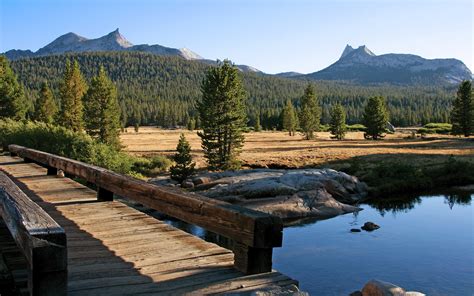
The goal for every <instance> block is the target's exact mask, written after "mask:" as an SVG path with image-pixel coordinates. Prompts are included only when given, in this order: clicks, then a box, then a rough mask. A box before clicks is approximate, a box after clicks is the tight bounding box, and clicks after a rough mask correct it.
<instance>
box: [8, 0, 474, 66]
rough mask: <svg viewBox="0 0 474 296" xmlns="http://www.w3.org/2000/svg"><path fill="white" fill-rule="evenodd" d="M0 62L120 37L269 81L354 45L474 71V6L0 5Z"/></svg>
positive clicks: (209, 1)
mask: <svg viewBox="0 0 474 296" xmlns="http://www.w3.org/2000/svg"><path fill="white" fill-rule="evenodd" d="M0 3H1V4H0V32H1V36H0V52H4V51H6V50H9V49H13V48H15V49H31V50H34V51H36V50H37V49H39V48H40V47H42V46H44V45H46V44H47V43H49V42H51V41H52V40H53V39H55V38H56V37H58V36H60V35H62V34H64V33H67V32H75V33H77V34H79V35H82V36H84V37H88V38H96V37H100V36H102V35H105V34H107V33H109V32H111V31H113V30H115V29H116V28H120V32H121V33H122V35H124V36H125V37H126V38H127V39H128V40H129V41H130V42H132V43H133V44H141V43H148V44H160V45H164V46H169V47H177V48H181V47H187V48H190V49H191V50H193V51H195V52H196V53H198V54H200V55H201V56H203V57H205V58H209V59H218V58H219V59H224V58H229V59H231V60H232V61H234V62H235V63H238V64H247V65H251V66H254V67H256V68H258V69H260V70H262V71H265V72H267V73H277V72H284V71H298V72H303V73H308V72H314V71H317V70H320V69H322V68H324V67H327V66H328V65H330V64H331V63H333V62H335V61H336V60H337V59H338V58H339V56H340V55H341V53H342V50H343V49H344V47H345V45H346V44H351V45H352V46H359V45H362V44H365V45H367V47H368V48H369V49H371V50H372V51H373V52H374V53H375V54H384V53H392V52H393V53H413V54H417V55H421V56H423V57H426V58H451V57H452V58H457V59H460V60H462V61H463V62H464V63H465V64H466V65H467V66H468V67H469V68H470V69H471V70H473V69H474V68H473V66H474V62H473V31H474V29H473V5H472V1H471V0H412V1H410V0H359V1H356V0H332V1H331V0H320V1H318V0H313V1H309V0H275V1H270V0H253V1H251V0H240V1H237V0H221V1H218V0H202V1H198V0H196V1H190V0H174V1H173V0H169V1H165V0H163V1H159V0H155V1H152V0H95V1H94V0H0Z"/></svg>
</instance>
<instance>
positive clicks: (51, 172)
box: [47, 166, 58, 176]
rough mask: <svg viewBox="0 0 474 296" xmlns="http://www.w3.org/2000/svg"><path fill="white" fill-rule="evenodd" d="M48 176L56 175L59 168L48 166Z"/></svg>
mask: <svg viewBox="0 0 474 296" xmlns="http://www.w3.org/2000/svg"><path fill="white" fill-rule="evenodd" d="M47 168H48V173H47V175H48V176H56V175H57V174H58V169H57V168H53V167H50V166H48V167H47Z"/></svg>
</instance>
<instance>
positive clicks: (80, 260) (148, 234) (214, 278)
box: [0, 145, 298, 296]
mask: <svg viewBox="0 0 474 296" xmlns="http://www.w3.org/2000/svg"><path fill="white" fill-rule="evenodd" d="M9 150H10V152H11V155H10V156H6V155H4V156H0V216H1V218H2V219H0V252H1V254H0V289H1V288H2V283H1V282H2V281H3V285H4V286H5V285H6V284H5V283H6V282H7V283H9V284H11V285H12V286H14V287H16V291H17V292H20V293H21V294H25V295H66V294H67V295H142V294H143V295H144V294H148V295H182V294H188V295H189V294H191V295H207V294H233V293H246V292H249V291H256V290H261V289H264V288H268V287H271V286H279V287H283V288H288V287H291V286H293V285H298V283H297V281H295V280H293V279H290V278H289V277H287V276H285V275H283V274H281V273H279V272H277V271H274V270H272V249H273V248H274V247H280V246H281V244H282V229H283V226H282V222H281V220H280V219H279V218H277V217H274V216H271V215H268V214H264V213H261V212H257V211H253V210H249V209H245V208H242V207H239V206H235V205H231V204H228V203H225V202H221V201H216V200H213V199H209V198H206V197H202V196H199V195H195V194H191V193H186V192H183V191H180V190H178V189H173V188H167V187H160V186H156V185H152V184H149V183H146V182H144V181H141V180H137V179H133V178H130V177H127V176H124V175H120V174H117V173H114V172H111V171H109V170H106V169H103V168H100V167H96V166H92V165H88V164H85V163H82V162H79V161H75V160H71V159H67V158H64V157H60V156H56V155H52V154H49V153H45V152H41V151H37V150H33V149H28V148H25V147H21V146H16V145H10V146H9ZM58 170H61V171H63V172H64V173H65V174H66V176H68V177H69V176H70V177H72V176H74V177H77V178H80V179H82V180H84V181H85V182H87V183H88V184H89V185H90V184H93V185H94V186H95V188H97V190H92V189H90V188H89V187H91V186H89V187H86V186H84V185H82V184H80V183H78V182H76V181H74V180H72V179H71V178H66V177H61V176H59V175H58ZM85 182H84V183H85ZM114 196H120V197H123V198H127V199H132V200H134V201H136V202H138V203H141V204H143V205H145V206H147V207H149V208H152V209H155V210H157V211H159V212H161V213H163V214H166V215H169V216H172V217H175V218H177V219H180V220H182V221H185V222H187V223H191V224H195V225H198V226H201V227H203V228H204V229H206V230H209V231H211V232H215V233H217V234H219V235H222V236H224V237H227V238H229V239H231V240H232V241H233V242H234V243H233V247H232V251H230V250H227V249H224V248H222V247H219V246H217V245H215V244H213V243H209V242H206V241H204V240H202V239H200V238H198V237H195V236H193V235H191V234H189V233H186V232H184V231H181V230H178V229H176V228H174V227H172V226H170V225H168V224H166V223H164V222H162V221H160V220H158V219H155V218H153V217H150V216H148V215H146V214H144V213H142V212H140V211H138V210H136V209H134V208H132V207H129V206H127V205H126V204H124V203H122V202H120V201H117V200H115V201H114ZM2 257H3V260H2ZM2 265H3V268H2ZM2 270H3V274H2ZM5 270H8V272H5ZM0 295H2V296H3V295H4V294H2V293H1V292H0ZM5 295H6V294H5Z"/></svg>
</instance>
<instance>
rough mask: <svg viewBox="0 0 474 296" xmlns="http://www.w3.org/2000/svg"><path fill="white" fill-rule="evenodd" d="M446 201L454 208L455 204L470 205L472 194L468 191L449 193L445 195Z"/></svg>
mask: <svg viewBox="0 0 474 296" xmlns="http://www.w3.org/2000/svg"><path fill="white" fill-rule="evenodd" d="M444 200H445V203H447V204H448V205H449V208H450V209H451V210H452V209H453V207H454V205H456V204H457V205H461V206H469V205H471V201H472V195H471V194H470V193H468V192H464V193H462V192H461V193H457V194H449V195H445V196H444Z"/></svg>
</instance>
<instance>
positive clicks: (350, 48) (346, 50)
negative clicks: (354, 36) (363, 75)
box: [339, 44, 354, 59]
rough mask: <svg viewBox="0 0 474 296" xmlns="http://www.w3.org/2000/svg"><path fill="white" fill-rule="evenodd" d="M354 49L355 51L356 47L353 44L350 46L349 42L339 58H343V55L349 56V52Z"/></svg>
mask: <svg viewBox="0 0 474 296" xmlns="http://www.w3.org/2000/svg"><path fill="white" fill-rule="evenodd" d="M352 51H354V48H352V46H350V45H349V44H347V45H346V48H344V51H343V52H342V54H341V57H340V58H339V59H342V58H343V57H345V56H347V55H348V54H349V53H351V52H352Z"/></svg>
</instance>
